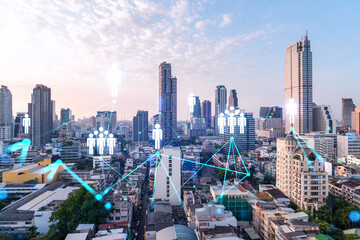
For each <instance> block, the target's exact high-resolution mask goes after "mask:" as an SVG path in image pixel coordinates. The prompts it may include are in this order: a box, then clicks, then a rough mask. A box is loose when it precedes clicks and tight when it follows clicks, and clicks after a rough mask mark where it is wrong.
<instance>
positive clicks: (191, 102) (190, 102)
mask: <svg viewBox="0 0 360 240" xmlns="http://www.w3.org/2000/svg"><path fill="white" fill-rule="evenodd" d="M195 104H196V98H195V97H194V94H193V93H190V96H189V97H188V105H189V107H190V112H191V113H192V112H194V106H195Z"/></svg>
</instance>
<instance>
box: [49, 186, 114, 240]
mask: <svg viewBox="0 0 360 240" xmlns="http://www.w3.org/2000/svg"><path fill="white" fill-rule="evenodd" d="M109 214H110V211H109V210H106V209H105V207H104V202H100V201H97V200H96V199H95V198H94V196H93V195H92V194H91V193H89V192H88V191H87V190H86V189H85V188H84V187H81V188H80V189H78V190H77V191H76V192H75V194H73V195H71V196H69V197H68V198H67V199H66V200H65V201H64V202H63V203H62V204H61V207H60V208H59V209H58V210H57V211H55V212H53V213H52V214H51V217H50V222H52V225H51V226H50V231H49V233H48V234H47V238H48V239H54V240H57V239H59V240H60V239H64V238H65V237H66V235H67V234H68V233H71V232H72V231H73V230H74V229H75V228H76V226H77V225H78V224H79V223H94V224H95V225H96V226H98V225H99V224H101V223H104V222H105V220H106V218H107V217H108V216H109Z"/></svg>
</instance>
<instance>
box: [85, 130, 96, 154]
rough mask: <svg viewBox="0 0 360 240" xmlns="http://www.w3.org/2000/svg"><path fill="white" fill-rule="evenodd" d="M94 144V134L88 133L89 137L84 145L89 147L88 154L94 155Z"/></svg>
mask: <svg viewBox="0 0 360 240" xmlns="http://www.w3.org/2000/svg"><path fill="white" fill-rule="evenodd" d="M95 145H96V142H95V138H94V135H93V134H92V133H90V134H89V137H88V138H87V140H86V146H87V147H88V148H89V155H94V147H95Z"/></svg>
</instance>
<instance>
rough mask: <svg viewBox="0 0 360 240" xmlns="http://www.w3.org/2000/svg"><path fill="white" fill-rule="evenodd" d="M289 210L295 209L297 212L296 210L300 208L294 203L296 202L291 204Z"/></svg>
mask: <svg viewBox="0 0 360 240" xmlns="http://www.w3.org/2000/svg"><path fill="white" fill-rule="evenodd" d="M288 207H289V208H292V209H294V210H296V209H298V208H299V206H298V205H296V203H294V202H290V204H289V206H288Z"/></svg>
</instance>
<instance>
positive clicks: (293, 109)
mask: <svg viewBox="0 0 360 240" xmlns="http://www.w3.org/2000/svg"><path fill="white" fill-rule="evenodd" d="M296 111H297V106H296V103H295V100H294V99H293V98H290V101H289V104H288V106H287V111H286V113H287V115H289V121H290V124H291V126H292V125H294V122H295V115H296Z"/></svg>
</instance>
